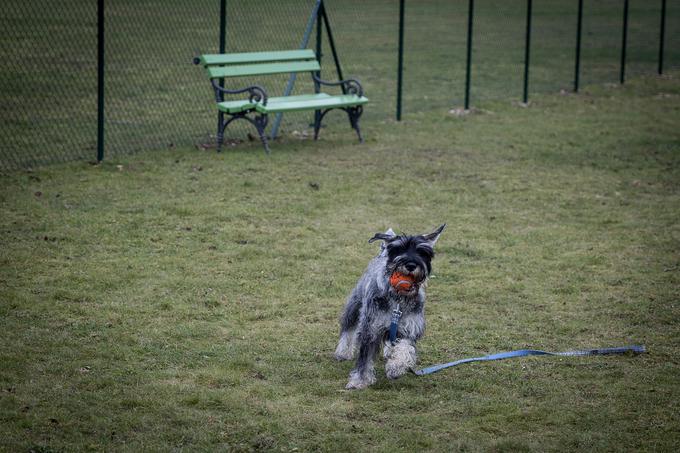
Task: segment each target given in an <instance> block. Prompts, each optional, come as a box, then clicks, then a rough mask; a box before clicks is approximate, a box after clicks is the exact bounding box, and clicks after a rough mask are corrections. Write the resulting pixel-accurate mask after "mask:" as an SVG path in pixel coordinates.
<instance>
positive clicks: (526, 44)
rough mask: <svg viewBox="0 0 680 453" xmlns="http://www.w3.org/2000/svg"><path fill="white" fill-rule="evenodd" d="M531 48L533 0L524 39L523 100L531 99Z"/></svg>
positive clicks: (528, 10) (529, 0)
mask: <svg viewBox="0 0 680 453" xmlns="http://www.w3.org/2000/svg"><path fill="white" fill-rule="evenodd" d="M530 48H531V0H527V31H526V39H525V41H524V96H523V98H522V100H523V102H524V103H525V104H526V103H527V102H528V101H529V50H530Z"/></svg>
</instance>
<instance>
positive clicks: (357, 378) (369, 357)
mask: <svg viewBox="0 0 680 453" xmlns="http://www.w3.org/2000/svg"><path fill="white" fill-rule="evenodd" d="M379 347H380V339H379V338H378V337H376V336H375V335H371V334H369V333H367V332H365V331H364V332H361V333H360V334H359V357H358V359H357V365H356V368H354V369H353V370H352V371H351V372H350V373H349V382H347V386H346V387H345V388H347V389H363V388H366V387H368V386H369V385H372V384H374V383H375V380H376V379H375V369H374V368H373V360H374V358H375V355H376V353H377V352H378V348H379Z"/></svg>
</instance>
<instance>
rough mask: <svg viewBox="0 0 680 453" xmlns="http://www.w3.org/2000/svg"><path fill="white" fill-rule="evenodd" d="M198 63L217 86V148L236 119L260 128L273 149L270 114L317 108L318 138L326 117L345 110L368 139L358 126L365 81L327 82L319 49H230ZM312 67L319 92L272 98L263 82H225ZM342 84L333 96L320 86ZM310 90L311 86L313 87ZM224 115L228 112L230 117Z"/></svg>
mask: <svg viewBox="0 0 680 453" xmlns="http://www.w3.org/2000/svg"><path fill="white" fill-rule="evenodd" d="M194 63H195V64H202V65H203V66H204V67H205V68H206V69H207V72H208V77H209V78H210V82H211V84H212V86H213V89H214V90H215V100H216V101H217V109H218V125H217V150H218V151H220V150H221V149H222V142H223V141H224V130H225V129H226V128H227V126H229V124H230V123H231V122H232V121H234V120H237V119H244V120H247V121H248V122H250V123H251V124H252V125H253V126H255V128H256V129H257V133H258V135H259V136H260V140H262V145H263V146H264V149H265V151H266V152H267V153H269V144H268V142H267V136H266V134H265V128H266V127H267V122H268V115H269V114H272V113H285V112H298V111H306V110H314V111H315V115H314V140H317V139H318V137H319V128H320V127H321V120H322V119H323V117H324V116H325V115H326V114H327V113H328V112H330V111H331V110H334V109H341V110H344V111H345V112H346V113H347V115H348V116H349V122H350V125H351V127H352V128H353V129H354V130H355V131H356V133H357V135H358V136H359V141H360V142H363V138H362V136H361V130H360V129H359V117H361V114H362V113H363V105H364V104H366V103H367V102H368V99H367V98H366V97H364V95H363V89H362V87H361V84H360V83H359V82H358V81H357V80H355V79H347V80H341V81H339V82H328V81H325V80H321V79H320V78H319V76H318V74H319V73H320V71H321V65H320V64H319V61H318V60H317V59H316V55H315V54H314V51H312V50H310V49H302V50H284V51H273V52H249V53H231V54H206V55H201V56H200V57H196V58H195V59H194ZM304 72H309V73H310V74H311V76H312V80H313V82H314V91H313V93H310V94H303V95H294V96H281V97H269V96H268V95H267V91H266V90H265V89H264V87H263V86H262V85H255V84H252V85H250V86H248V87H246V88H241V89H235V90H232V89H226V88H224V87H223V86H221V85H222V81H223V80H224V79H228V78H236V77H248V78H249V80H253V78H255V77H260V76H267V75H271V74H286V73H290V74H297V73H304ZM322 85H323V86H330V87H340V89H341V90H342V94H339V95H331V94H327V93H324V92H322V91H321V86H322ZM310 91H311V89H310ZM238 94H241V95H243V94H246V95H247V97H243V96H242V97H241V99H237V100H225V99H224V95H238ZM225 115H226V116H227V117H228V118H227V119H226V121H225Z"/></svg>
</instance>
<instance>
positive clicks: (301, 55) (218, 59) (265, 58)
mask: <svg viewBox="0 0 680 453" xmlns="http://www.w3.org/2000/svg"><path fill="white" fill-rule="evenodd" d="M200 60H201V64H202V65H203V66H213V65H230V64H243V63H274V62H277V61H295V60H316V55H314V51H313V50H311V49H302V50H283V51H273V52H247V53H230V54H206V55H201V58H200Z"/></svg>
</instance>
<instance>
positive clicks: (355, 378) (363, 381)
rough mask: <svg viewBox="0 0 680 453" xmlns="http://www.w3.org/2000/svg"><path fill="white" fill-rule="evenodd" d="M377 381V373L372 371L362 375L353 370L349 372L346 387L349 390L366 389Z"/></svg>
mask: <svg viewBox="0 0 680 453" xmlns="http://www.w3.org/2000/svg"><path fill="white" fill-rule="evenodd" d="M375 381H376V378H375V373H370V374H369V375H368V376H361V375H359V373H357V372H356V371H352V372H351V373H350V374H349V381H348V382H347V385H346V386H345V388H346V389H347V390H360V389H365V388H366V387H368V386H369V385H373V384H375Z"/></svg>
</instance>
